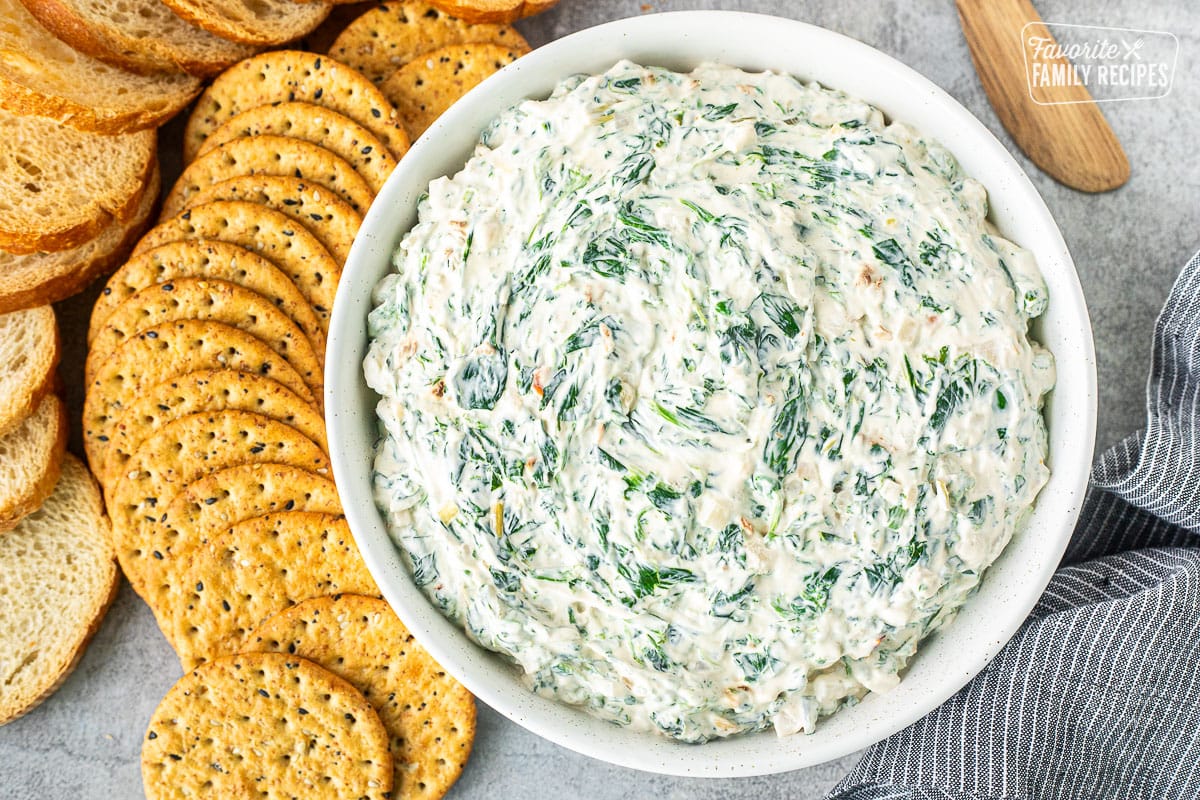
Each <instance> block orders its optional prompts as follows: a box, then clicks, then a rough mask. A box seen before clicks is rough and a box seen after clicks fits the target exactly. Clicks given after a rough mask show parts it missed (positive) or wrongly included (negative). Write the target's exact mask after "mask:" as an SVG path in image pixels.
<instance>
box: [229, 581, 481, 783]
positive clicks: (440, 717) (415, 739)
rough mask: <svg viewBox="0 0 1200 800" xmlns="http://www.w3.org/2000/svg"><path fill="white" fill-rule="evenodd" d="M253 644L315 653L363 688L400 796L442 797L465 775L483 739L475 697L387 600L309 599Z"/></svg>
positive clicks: (275, 620)
mask: <svg viewBox="0 0 1200 800" xmlns="http://www.w3.org/2000/svg"><path fill="white" fill-rule="evenodd" d="M249 649H250V650H267V651H271V652H276V653H288V654H290V655H296V656H300V657H301V658H306V659H309V660H311V661H314V662H316V663H317V664H320V665H321V666H322V667H324V668H325V669H327V670H329V671H330V672H332V673H334V674H335V675H337V676H338V677H340V678H343V679H345V680H346V681H348V682H349V683H350V684H351V685H353V686H354V687H355V688H356V689H358V690H359V691H360V692H362V693H363V695H364V696H365V697H366V698H367V701H368V702H369V703H370V704H371V706H372V707H373V708H374V709H375V711H376V712H378V714H379V718H380V719H381V720H383V726H384V727H385V728H386V729H387V732H388V739H389V743H390V746H391V752H392V760H393V762H394V764H395V767H396V779H395V786H394V788H393V790H392V797H393V798H395V800H401V799H402V800H437V799H438V798H440V797H441V796H442V795H444V794H445V793H446V791H447V790H448V789H449V788H450V786H451V785H453V783H454V782H455V781H456V780H458V776H459V775H460V774H462V768H463V765H464V764H466V763H467V758H468V757H469V756H470V755H471V743H472V742H473V741H474V739H475V699H474V698H473V697H472V696H471V693H470V692H468V691H467V690H466V689H465V688H464V687H463V685H462V684H460V683H459V682H458V681H456V680H455V679H454V678H452V677H451V676H450V675H448V674H447V673H446V671H445V670H443V669H442V668H441V666H439V665H438V663H437V662H436V661H434V660H433V658H432V657H430V655H429V653H427V652H426V651H425V648H423V647H421V645H420V644H419V643H418V642H417V641H416V639H414V638H413V636H412V634H411V633H409V632H408V629H407V628H405V627H404V624H403V623H401V622H400V620H399V619H398V618H397V617H396V614H395V612H393V611H392V609H391V607H390V606H388V604H387V603H386V602H384V601H383V600H380V599H378V598H375V597H361V596H358V595H350V594H346V595H342V596H340V597H317V598H313V599H311V600H306V601H305V602H303V603H300V604H299V605H296V606H293V607H292V608H289V609H287V610H286V611H281V612H280V613H278V614H276V615H275V616H274V617H271V618H270V619H268V620H267V621H266V622H264V623H263V624H262V625H260V626H259V628H258V630H257V631H255V634H254V641H253V644H251V645H250V648H249Z"/></svg>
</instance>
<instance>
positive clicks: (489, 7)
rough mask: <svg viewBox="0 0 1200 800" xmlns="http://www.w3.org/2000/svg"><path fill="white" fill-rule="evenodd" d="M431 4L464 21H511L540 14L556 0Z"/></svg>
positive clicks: (466, 0)
mask: <svg viewBox="0 0 1200 800" xmlns="http://www.w3.org/2000/svg"><path fill="white" fill-rule="evenodd" d="M431 2H432V3H433V5H435V6H437V7H438V8H440V9H441V10H442V11H445V12H446V13H447V14H449V15H450V16H452V17H458V18H459V19H461V20H463V21H464V22H470V23H473V24H474V23H479V22H512V21H513V20H515V19H520V18H521V17H529V16H532V15H534V14H540V13H541V12H543V11H545V10H546V9H548V8H553V7H554V6H555V5H557V4H558V0H431Z"/></svg>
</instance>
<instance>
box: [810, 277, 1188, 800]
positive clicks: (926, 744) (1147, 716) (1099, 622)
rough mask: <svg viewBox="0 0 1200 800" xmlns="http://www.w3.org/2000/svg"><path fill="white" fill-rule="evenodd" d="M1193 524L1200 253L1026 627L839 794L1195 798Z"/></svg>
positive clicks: (843, 799)
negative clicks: (1140, 422)
mask: <svg viewBox="0 0 1200 800" xmlns="http://www.w3.org/2000/svg"><path fill="white" fill-rule="evenodd" d="M1033 533H1035V532H1034V531H1030V532H1029V534H1027V535H1030V534H1033ZM1197 533H1200V253H1197V254H1196V255H1195V256H1193V257H1192V259H1191V261H1190V262H1188V264H1187V266H1185V267H1184V269H1183V272H1182V274H1181V275H1180V276H1179V278H1178V280H1177V281H1176V283H1175V286H1174V288H1173V289H1172V290H1171V295H1170V297H1168V299H1167V303H1166V306H1165V308H1164V309H1163V312H1162V314H1161V315H1160V316H1159V319H1158V323H1157V325H1156V326H1155V330H1154V350H1153V355H1152V361H1151V368H1150V380H1149V383H1148V386H1147V420H1146V429H1145V430H1144V431H1140V432H1138V433H1136V434H1134V435H1132V436H1130V437H1129V438H1128V439H1126V440H1125V441H1123V442H1121V443H1120V444H1118V445H1117V446H1116V447H1114V448H1112V449H1111V450H1109V451H1108V452H1106V453H1104V455H1103V456H1101V458H1100V460H1099V462H1098V463H1097V464H1096V465H1095V467H1094V469H1093V472H1092V487H1091V489H1090V491H1089V494H1088V498H1087V502H1086V504H1085V506H1084V510H1083V514H1082V515H1081V517H1080V520H1079V525H1078V526H1077V527H1076V529H1075V535H1074V537H1073V538H1072V540H1071V544H1070V546H1069V548H1068V550H1067V554H1066V556H1065V557H1064V559H1063V564H1062V566H1061V568H1060V569H1059V571H1058V572H1057V573H1056V574H1055V575H1054V578H1053V579H1052V580H1051V581H1050V585H1049V586H1048V587H1046V593H1045V594H1044V595H1043V596H1042V598H1041V600H1040V601H1039V602H1038V605H1037V607H1036V608H1035V609H1034V610H1033V613H1032V614H1031V615H1030V617H1029V619H1028V620H1027V621H1026V623H1025V625H1024V626H1023V627H1022V628H1021V630H1020V631H1019V632H1018V633H1017V635H1016V636H1014V637H1013V639H1012V641H1011V642H1009V643H1008V645H1007V646H1006V647H1005V648H1004V650H1003V651H1001V653H1000V655H999V656H997V657H996V659H995V660H994V661H993V662H992V663H991V664H990V665H989V666H988V667H987V669H985V670H984V671H983V672H982V673H980V675H979V676H978V677H976V678H975V680H974V681H972V682H971V683H970V684H969V685H968V686H967V687H966V688H965V689H963V690H962V691H960V692H959V693H958V694H957V695H955V696H954V697H953V698H951V699H950V700H949V701H948V702H946V703H945V704H944V705H943V706H942V707H941V708H939V709H938V710H937V711H935V712H933V713H932V714H930V715H929V716H927V717H925V718H924V719H923V720H921V721H920V722H918V723H916V724H915V725H912V726H911V727H909V728H907V729H906V730H903V731H901V732H900V733H898V734H896V735H895V736H892V737H891V738H890V739H887V740H885V741H883V742H881V743H880V744H877V745H875V746H874V747H872V748H871V749H870V750H868V751H867V754H866V756H865V757H864V758H863V760H862V762H861V763H860V764H859V765H858V766H857V767H856V768H855V769H854V770H853V771H852V772H851V773H850V775H849V776H847V777H846V779H845V780H843V781H842V782H841V783H840V784H838V786H837V787H836V788H835V789H834V790H833V792H832V793H831V794H830V798H838V800H884V799H885V798H886V799H887V800H893V798H895V799H896V800H899V799H900V798H905V800H951V799H952V798H953V800H960V799H965V798H971V800H1024V798H1030V800H1034V799H1035V798H1036V800H1059V799H1060V798H1062V799H1063V800H1065V799H1066V798H1071V799H1072V800H1077V799H1079V798H1088V799H1089V800H1090V799H1091V798H1096V799H1097V800H1122V799H1123V798H1129V800H1161V799H1166V798H1179V799H1180V800H1185V799H1186V800H1197V798H1200V536H1198V535H1197Z"/></svg>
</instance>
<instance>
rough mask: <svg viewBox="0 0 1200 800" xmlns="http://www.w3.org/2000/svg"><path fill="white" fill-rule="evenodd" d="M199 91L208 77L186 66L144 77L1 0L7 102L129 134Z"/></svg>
mask: <svg viewBox="0 0 1200 800" xmlns="http://www.w3.org/2000/svg"><path fill="white" fill-rule="evenodd" d="M199 91H200V80H199V79H198V78H194V77H192V76H190V75H186V74H184V73H182V72H176V73H161V74H156V75H136V74H134V73H132V72H126V71H125V70H122V69H120V68H118V67H114V66H112V65H111V64H105V63H104V62H103V61H98V60H96V59H94V58H92V57H90V56H86V55H84V54H83V53H80V52H79V51H78V50H75V49H74V48H72V47H69V46H68V45H66V44H64V43H63V42H62V41H60V40H59V39H58V38H57V37H55V36H54V35H53V34H51V33H50V32H49V31H47V30H46V29H45V28H43V27H42V26H41V25H40V24H39V23H38V21H37V20H36V19H34V17H33V15H32V14H30V13H29V12H28V11H27V10H26V9H25V6H23V5H21V3H20V2H19V0H0V108H6V109H8V110H9V111H13V112H16V113H18V114H36V115H37V116H41V117H50V118H51V119H55V120H58V121H59V122H62V123H65V124H67V125H70V126H71V127H73V128H79V129H80V130H86V131H94V132H96V133H125V132H127V131H135V130H142V129H144V128H152V127H154V126H156V125H158V124H159V123H162V122H165V121H166V120H167V119H169V118H170V117H172V116H174V114H175V113H176V112H177V111H179V110H180V109H181V108H183V107H184V106H185V105H187V104H188V101H190V100H191V99H192V98H193V97H195V96H196V93H197V92H199Z"/></svg>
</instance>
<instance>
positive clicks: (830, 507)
mask: <svg viewBox="0 0 1200 800" xmlns="http://www.w3.org/2000/svg"><path fill="white" fill-rule="evenodd" d="M418 214H419V219H418V222H417V223H416V225H415V226H414V227H413V228H412V229H411V230H410V231H409V232H408V233H407V235H406V236H405V238H404V240H403V242H402V244H401V245H400V247H399V249H398V251H397V252H396V254H395V271H394V272H393V273H392V274H389V275H388V276H387V277H386V278H385V279H384V280H383V281H382V282H381V283H380V284H379V285H378V287H377V288H376V291H375V308H374V310H373V311H372V313H371V315H370V324H369V330H370V337H371V342H370V348H369V354H368V356H367V359H366V363H365V371H366V377H367V382H368V383H369V384H370V386H371V387H372V388H373V389H374V390H375V391H377V392H378V393H379V394H380V395H381V397H382V399H381V401H380V402H379V404H378V416H379V420H380V422H381V432H380V440H379V443H378V449H377V452H376V455H375V471H374V478H373V479H374V490H375V499H376V502H377V504H378V505H379V507H380V508H381V509H382V511H383V513H384V515H385V517H386V518H387V519H388V521H389V528H390V533H391V536H392V537H393V539H394V540H395V542H396V544H397V546H398V547H399V548H401V550H402V551H403V553H404V554H405V560H406V561H407V562H409V563H410V565H411V569H412V576H413V579H414V580H415V581H416V583H417V584H418V585H420V586H421V587H422V588H423V590H424V591H425V592H426V593H427V594H428V596H429V598H430V599H431V600H432V601H433V602H434V603H435V604H436V605H437V607H438V608H440V609H441V610H442V611H443V612H444V613H445V614H446V615H447V616H449V617H450V618H451V619H453V620H455V621H456V622H457V623H459V624H460V625H462V626H463V628H465V630H466V631H467V633H468V634H469V635H470V636H471V637H472V638H473V639H474V640H475V641H477V642H478V643H479V644H480V645H482V646H483V647H485V648H488V649H490V650H494V651H497V652H499V653H503V654H504V655H506V656H507V657H509V658H510V659H512V660H513V661H514V662H515V663H516V664H517V665H518V666H519V667H520V669H521V670H523V672H524V675H525V680H526V681H527V682H528V684H529V686H530V688H531V689H532V690H534V691H536V692H538V693H540V694H543V695H545V696H548V697H552V698H556V699H558V700H560V701H563V702H566V703H570V704H575V705H578V706H582V707H583V708H585V709H586V710H587V711H589V712H591V713H593V714H595V715H597V716H600V717H602V718H605V719H609V720H611V721H613V722H616V723H619V724H622V725H629V726H633V727H636V728H639V729H649V730H657V731H660V732H662V733H663V734H666V735H668V736H671V737H675V738H677V739H680V740H683V741H687V742H702V741H705V740H708V739H711V738H714V737H722V736H728V735H731V734H735V733H739V732H744V731H755V730H761V729H765V728H771V727H773V728H774V729H775V730H776V731H777V732H778V733H780V734H791V733H794V732H797V731H809V732H811V731H812V730H813V727H814V725H815V724H816V722H817V720H818V718H819V717H821V716H822V715H825V714H830V713H832V712H834V711H836V710H837V709H838V708H839V707H840V706H842V705H844V704H847V703H855V702H858V700H859V699H860V698H862V697H863V696H864V695H865V693H866V692H868V691H873V692H883V691H887V690H888V689H889V688H891V687H893V686H895V685H896V684H897V682H898V681H899V680H900V673H901V671H902V670H903V668H904V666H905V664H906V662H907V661H908V659H909V658H910V657H911V656H912V655H913V653H914V651H915V650H916V647H917V643H918V642H919V641H920V640H921V638H922V637H924V636H926V635H927V634H929V633H930V632H931V631H934V630H936V629H938V628H939V627H941V626H942V625H944V624H946V623H947V622H948V621H950V620H951V619H952V618H953V616H954V614H955V612H956V611H957V610H958V608H959V607H960V606H961V605H962V603H963V602H964V600H966V598H967V597H968V595H970V594H971V593H972V591H974V590H975V588H976V587H977V586H978V583H979V580H980V576H981V575H982V573H983V571H984V570H985V569H986V568H987V566H988V565H989V564H991V563H992V561H993V560H994V559H995V558H996V557H997V555H999V553H1000V551H1001V550H1002V549H1003V548H1004V546H1005V544H1006V543H1007V542H1008V541H1009V539H1010V537H1011V536H1012V535H1013V531H1014V530H1015V529H1016V528H1018V527H1019V526H1020V525H1021V522H1022V520H1023V519H1024V518H1025V516H1026V514H1027V512H1028V511H1029V510H1030V508H1031V506H1032V504H1033V501H1034V498H1035V496H1036V495H1037V493H1038V491H1039V489H1040V488H1041V487H1042V486H1043V484H1044V483H1045V482H1046V479H1047V475H1048V472H1047V469H1046V467H1045V466H1044V464H1043V460H1044V458H1045V455H1046V448H1047V444H1046V432H1045V427H1044V423H1043V419H1042V414H1041V406H1042V399H1043V395H1044V394H1045V393H1046V392H1047V391H1048V390H1049V389H1050V387H1051V385H1052V383H1053V381H1054V366H1053V361H1052V358H1051V356H1050V354H1049V353H1048V352H1047V351H1046V350H1045V349H1043V348H1042V347H1040V346H1039V345H1038V344H1037V343H1035V342H1033V341H1031V340H1030V338H1029V335H1028V326H1029V321H1030V319H1032V318H1033V317H1036V316H1038V315H1039V314H1041V313H1042V311H1043V310H1044V309H1045V307H1046V303H1047V293H1046V289H1045V285H1044V283H1043V281H1042V279H1041V276H1040V275H1039V273H1038V270H1037V265H1036V263H1035V262H1034V260H1033V258H1032V256H1031V255H1030V254H1029V253H1028V252H1026V251H1024V250H1022V249H1020V248H1019V247H1017V246H1016V245H1014V244H1013V243H1011V242H1008V241H1006V240H1005V239H1003V238H1001V237H1000V236H999V235H998V234H997V233H996V231H995V230H994V229H993V228H992V227H991V225H990V224H989V223H988V221H987V219H986V216H987V200H986V196H985V192H984V189H983V188H982V186H981V185H980V184H979V183H977V182H976V181H974V180H972V179H971V178H969V177H967V176H966V175H964V174H962V172H961V170H960V168H959V167H958V165H957V163H956V162H955V160H954V158H953V157H952V156H951V155H950V153H948V152H947V151H946V150H945V149H943V148H942V147H941V146H940V145H938V144H937V143H936V142H932V141H930V140H928V139H925V138H923V137H922V136H921V135H920V133H919V132H917V131H914V130H913V129H911V128H909V127H906V126H905V125H903V124H900V123H890V124H889V123H888V121H887V120H885V119H884V116H883V115H882V113H881V112H880V111H879V110H877V109H875V108H873V107H872V106H870V105H868V104H867V103H865V102H862V101H859V100H855V99H854V98H852V97H848V96H846V95H845V94H842V93H840V92H836V91H830V90H828V89H825V88H822V87H821V86H818V85H816V84H811V83H810V84H805V83H802V82H800V81H798V80H796V79H795V78H793V77H790V76H787V75H780V74H773V73H748V72H744V71H741V70H738V69H734V68H731V67H727V66H719V65H711V64H710V65H704V66H701V67H700V68H698V69H696V70H695V71H694V72H692V73H690V74H680V73H676V72H671V71H667V70H664V69H657V68H649V67H642V66H638V65H636V64H633V63H630V62H622V63H619V64H617V65H616V66H614V67H613V68H612V69H610V70H609V71H608V72H606V73H604V74H603V75H598V76H579V77H574V78H571V79H569V80H567V81H565V82H564V83H562V84H561V85H560V86H559V87H558V88H557V89H556V90H555V92H554V93H553V95H551V97H550V98H549V99H546V100H541V101H532V100H531V101H527V102H523V103H521V104H519V105H518V106H516V107H515V108H512V109H511V110H509V111H507V112H505V113H504V114H502V115H501V116H500V117H499V118H498V119H496V120H495V121H494V122H493V123H492V124H491V125H490V126H489V127H488V128H487V130H486V132H485V133H484V134H483V135H482V138H481V139H480V142H479V144H478V146H477V147H476V149H475V152H474V155H473V157H472V158H471V159H470V160H469V161H468V162H467V164H466V166H465V167H464V168H463V169H462V171H461V172H459V173H458V174H457V175H455V176H453V177H449V178H441V179H438V180H435V181H433V182H432V183H431V184H430V186H429V189H428V192H427V193H426V194H425V195H424V196H423V197H422V198H421V200H420V202H419V211H418Z"/></svg>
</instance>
